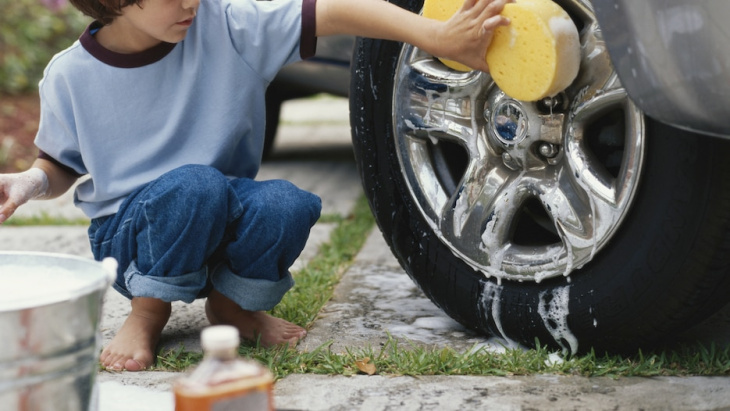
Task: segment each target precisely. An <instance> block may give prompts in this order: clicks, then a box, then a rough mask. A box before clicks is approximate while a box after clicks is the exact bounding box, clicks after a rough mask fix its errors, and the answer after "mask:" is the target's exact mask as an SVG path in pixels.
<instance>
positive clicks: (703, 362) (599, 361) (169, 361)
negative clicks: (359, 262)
mask: <svg viewBox="0 0 730 411" xmlns="http://www.w3.org/2000/svg"><path fill="white" fill-rule="evenodd" d="M324 220H325V221H327V222H330V223H335V224H337V227H336V228H335V229H334V231H333V232H332V234H331V237H330V241H329V243H327V244H324V245H323V246H322V247H321V248H320V251H319V254H318V255H317V256H316V257H315V258H314V259H312V260H311V261H310V262H309V264H308V265H307V267H306V268H305V269H303V270H301V271H300V272H297V273H295V279H296V282H297V284H296V286H295V287H294V288H293V289H292V290H291V291H289V293H287V295H286V296H285V297H284V299H283V300H282V302H281V303H280V304H279V305H278V306H277V307H276V308H275V309H274V310H273V314H274V315H276V316H279V317H282V318H285V319H287V320H288V321H292V322H294V323H296V324H300V325H304V326H306V327H309V326H311V324H312V323H313V322H314V320H315V319H316V318H317V315H318V314H319V311H320V310H321V308H322V307H323V306H324V304H325V303H326V302H327V301H328V300H329V299H330V298H331V296H332V293H333V290H334V287H335V285H336V284H337V283H338V282H339V280H340V278H341V276H342V274H343V273H344V272H345V270H347V268H348V267H349V266H350V265H351V264H352V262H353V260H354V258H355V256H356V254H357V252H358V251H359V250H360V248H361V247H362V245H363V243H364V241H365V239H366V238H367V235H368V233H369V232H370V230H371V229H372V228H373V226H374V222H373V217H372V214H371V213H370V210H369V209H368V206H367V203H366V201H365V200H364V198H361V199H360V200H359V201H358V202H357V205H356V207H355V210H354V212H353V213H352V215H351V216H350V217H348V218H342V217H340V216H335V215H332V216H326V217H324ZM387 337H388V339H387V342H386V343H385V344H384V345H383V346H382V347H379V348H377V349H375V348H371V347H368V348H350V349H347V350H346V352H345V353H334V352H332V351H330V349H329V348H330V345H331V343H329V344H324V345H322V346H320V347H318V348H317V349H315V350H313V351H311V352H299V351H297V350H295V349H287V348H283V347H276V348H263V347H260V346H258V345H255V344H244V345H242V346H241V348H240V350H239V351H240V353H241V355H242V356H243V357H246V358H253V359H256V360H258V361H260V362H262V363H263V364H265V365H266V366H268V367H269V369H271V371H272V372H273V373H274V376H275V378H277V379H279V378H283V377H285V376H287V375H290V374H301V373H311V374H335V375H354V374H358V373H362V371H361V370H360V368H359V367H358V362H359V361H363V360H365V359H367V362H368V363H369V364H372V365H374V366H375V372H376V373H377V374H380V375H391V376H397V375H411V376H423V375H482V376H508V375H534V374H557V375H577V376H586V377H611V378H620V377H630V376H641V377H652V376H696V375H702V376H710V375H725V376H727V375H730V347H724V348H718V347H716V346H714V345H713V346H710V347H705V346H702V345H685V346H680V347H676V348H672V349H667V350H664V351H657V352H652V353H644V352H638V353H637V354H635V355H632V356H621V355H597V354H596V353H589V354H586V355H581V356H569V357H567V358H565V357H558V360H557V361H556V354H555V353H553V352H551V351H549V350H548V349H546V348H544V347H541V346H540V345H539V344H537V347H538V348H536V349H530V350H524V349H521V348H516V349H507V350H505V352H503V353H495V352H491V351H487V350H484V349H477V348H476V347H475V348H474V349H472V350H469V351H467V352H458V351H455V350H453V349H450V348H439V349H435V348H425V347H422V346H419V345H417V344H412V343H410V342H408V341H401V340H397V339H395V338H393V337H392V336H390V335H388V336H387ZM201 358H202V354H201V353H199V352H187V351H185V350H184V347H178V348H177V349H174V350H168V351H165V352H162V353H159V354H158V357H157V363H156V364H155V369H157V370H167V371H183V370H185V369H187V368H188V367H190V366H192V365H195V364H197V363H198V362H199V361H200V360H201Z"/></svg>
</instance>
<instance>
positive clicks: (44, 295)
mask: <svg viewBox="0 0 730 411" xmlns="http://www.w3.org/2000/svg"><path fill="white" fill-rule="evenodd" d="M0 284H2V291H3V296H2V299H1V300H0V310H7V309H13V308H16V307H17V305H19V304H24V303H25V302H29V301H32V302H35V303H39V302H42V301H43V300H52V301H58V300H60V299H63V298H64V297H65V296H68V297H71V296H73V295H75V294H78V293H79V291H80V290H82V289H84V288H87V287H89V286H90V284H91V282H90V280H89V277H88V276H83V275H79V274H78V273H76V272H74V271H71V270H69V269H65V268H60V267H53V266H48V265H25V264H3V265H0Z"/></svg>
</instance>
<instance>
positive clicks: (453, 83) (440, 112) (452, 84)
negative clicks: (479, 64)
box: [400, 50, 486, 146]
mask: <svg viewBox="0 0 730 411" xmlns="http://www.w3.org/2000/svg"><path fill="white" fill-rule="evenodd" d="M485 77H486V76H484V75H483V74H481V73H477V72H471V73H461V72H455V71H453V70H449V69H448V68H446V67H445V66H444V65H442V64H441V63H439V62H438V61H435V60H434V59H433V58H432V57H430V56H424V54H423V53H422V52H418V51H417V50H416V51H415V52H414V55H413V57H412V59H411V66H410V67H409V70H408V71H407V74H405V79H404V83H403V85H402V87H404V89H403V90H402V92H401V94H400V95H401V97H400V98H401V101H402V105H403V107H408V108H409V109H408V112H404V113H401V114H402V119H401V120H402V125H401V127H403V131H404V132H406V133H408V134H410V135H411V136H413V137H416V138H422V139H428V140H429V141H430V142H432V143H434V144H436V143H438V142H439V141H452V142H458V143H460V144H461V145H464V146H468V145H469V142H473V141H474V140H475V138H476V136H477V135H478V134H479V131H478V130H479V129H481V128H482V125H481V124H477V123H475V122H474V121H473V120H472V119H473V118H474V110H475V109H476V104H475V99H476V96H479V95H480V94H481V92H482V89H483V88H484V87H485Z"/></svg>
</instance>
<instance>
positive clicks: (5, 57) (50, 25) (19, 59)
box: [0, 0, 90, 94]
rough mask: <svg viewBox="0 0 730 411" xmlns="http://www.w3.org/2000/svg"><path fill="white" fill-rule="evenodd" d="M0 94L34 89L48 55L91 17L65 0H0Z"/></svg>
mask: <svg viewBox="0 0 730 411" xmlns="http://www.w3.org/2000/svg"><path fill="white" fill-rule="evenodd" d="M0 5H1V6H2V7H1V8H0V9H1V10H2V12H0V94H16V93H22V92H27V91H32V90H35V89H36V88H37V87H38V81H39V80H40V79H41V77H42V76H43V69H44V68H45V66H46V64H48V61H50V59H51V57H53V55H54V54H56V53H58V52H59V51H61V50H63V49H64V48H66V47H68V46H70V45H71V43H73V42H74V41H75V40H76V39H78V37H79V35H81V33H82V32H83V30H84V28H86V26H87V25H88V24H89V22H90V19H89V18H88V17H86V16H84V15H82V14H81V13H80V12H79V11H78V10H76V9H75V8H73V7H72V6H71V5H69V4H67V2H66V1H65V0H40V1H39V0H0Z"/></svg>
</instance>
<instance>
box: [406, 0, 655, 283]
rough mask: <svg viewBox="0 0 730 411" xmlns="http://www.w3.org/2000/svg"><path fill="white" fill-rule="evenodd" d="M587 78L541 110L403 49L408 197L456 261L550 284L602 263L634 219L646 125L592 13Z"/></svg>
mask: <svg viewBox="0 0 730 411" xmlns="http://www.w3.org/2000/svg"><path fill="white" fill-rule="evenodd" d="M561 5H562V6H563V7H564V8H565V9H566V10H567V11H568V12H569V13H570V14H571V17H572V18H573V19H574V21H575V22H576V24H577V25H578V27H579V30H580V37H581V46H582V47H581V52H582V56H581V67H580V72H579V74H578V77H577V78H576V80H575V81H574V82H573V84H572V85H571V86H569V87H568V88H567V89H566V90H564V91H563V92H562V93H560V94H559V95H557V96H555V97H554V98H549V99H545V100H542V101H539V102H535V103H528V102H523V101H517V100H513V99H511V98H509V97H508V96H506V95H505V94H504V93H502V91H501V90H499V88H498V87H497V86H496V85H495V84H494V82H493V81H492V79H491V77H490V76H489V75H488V74H485V73H481V72H469V73H461V72H455V71H453V70H450V69H448V68H447V67H446V66H444V65H443V64H441V63H440V62H438V60H436V59H434V58H433V56H431V55H429V54H427V53H425V52H423V51H421V50H419V49H417V48H414V47H411V46H404V48H403V50H402V53H401V55H400V57H399V61H398V65H397V72H396V78H395V80H394V92H393V100H392V109H393V113H394V115H393V129H394V138H395V140H396V141H395V143H396V144H395V146H396V153H397V157H398V160H399V162H400V168H401V170H402V173H403V176H404V178H405V181H406V183H407V186H408V194H409V195H410V196H411V197H412V199H413V201H414V203H415V204H416V205H417V206H418V208H419V211H420V213H421V214H422V215H423V217H424V218H425V220H426V221H427V222H428V224H429V225H430V227H431V229H432V230H433V231H434V233H435V234H436V235H437V236H438V237H439V239H440V240H441V242H442V243H443V244H445V245H446V246H447V247H448V248H449V249H450V250H451V251H452V252H453V253H454V254H455V255H456V256H457V257H459V258H460V259H462V260H463V261H464V262H466V263H467V264H468V265H469V266H471V267H472V268H473V269H475V270H476V271H479V272H481V273H483V274H484V275H485V276H487V277H496V278H498V279H500V280H501V279H509V280H519V281H534V282H540V281H542V280H544V279H547V278H553V277H559V276H569V275H570V274H571V273H573V272H574V271H575V270H576V269H579V268H581V267H582V266H583V265H585V264H586V263H588V262H590V261H591V260H593V258H594V257H595V256H596V253H597V252H599V251H600V250H601V249H602V248H603V247H604V246H605V245H606V244H607V243H609V241H610V240H611V238H612V237H613V236H614V234H615V233H616V230H617V229H618V227H619V226H620V225H621V223H622V222H623V221H624V218H625V216H626V215H627V213H628V211H629V208H630V204H631V200H632V198H633V196H634V193H635V191H636V189H637V186H638V184H639V177H640V175H641V168H642V159H643V153H644V148H645V141H644V134H645V126H644V119H643V115H642V113H641V112H640V111H639V110H638V108H636V106H635V105H634V104H633V103H632V102H631V101H630V100H629V99H628V97H627V94H626V91H625V90H624V89H623V88H622V86H621V84H620V82H619V80H618V78H617V77H616V74H615V72H614V71H613V68H612V66H611V63H610V58H609V56H608V52H607V50H606V47H605V44H604V42H603V40H602V38H601V32H600V29H599V27H598V24H597V21H596V19H595V17H594V14H593V10H592V8H591V6H590V4H589V3H587V2H586V1H581V0H572V1H564V2H561Z"/></svg>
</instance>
